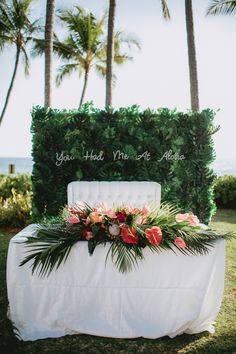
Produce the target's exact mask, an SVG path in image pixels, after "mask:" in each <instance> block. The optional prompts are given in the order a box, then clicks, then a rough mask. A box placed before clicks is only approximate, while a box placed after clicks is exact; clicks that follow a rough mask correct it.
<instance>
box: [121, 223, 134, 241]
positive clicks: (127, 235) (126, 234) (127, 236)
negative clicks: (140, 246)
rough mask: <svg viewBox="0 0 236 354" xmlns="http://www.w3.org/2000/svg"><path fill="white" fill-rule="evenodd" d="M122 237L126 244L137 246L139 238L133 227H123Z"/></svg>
mask: <svg viewBox="0 0 236 354" xmlns="http://www.w3.org/2000/svg"><path fill="white" fill-rule="evenodd" d="M121 237H122V240H123V242H124V243H129V244H137V243H138V236H137V232H136V230H135V229H134V228H133V227H129V228H127V227H126V226H125V225H122V226H121Z"/></svg>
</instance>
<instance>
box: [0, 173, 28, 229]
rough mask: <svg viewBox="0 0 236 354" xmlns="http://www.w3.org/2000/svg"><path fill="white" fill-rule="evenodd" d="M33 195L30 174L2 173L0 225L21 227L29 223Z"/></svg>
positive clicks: (0, 181)
mask: <svg viewBox="0 0 236 354" xmlns="http://www.w3.org/2000/svg"><path fill="white" fill-rule="evenodd" d="M31 197H32V184H31V176H30V175H29V174H17V175H13V176H11V175H0V226H10V227H20V226H25V225H27V224H29V223H30V222H31V209H32V203H31Z"/></svg>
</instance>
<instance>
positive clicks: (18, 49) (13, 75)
mask: <svg viewBox="0 0 236 354" xmlns="http://www.w3.org/2000/svg"><path fill="white" fill-rule="evenodd" d="M19 58H20V48H19V47H17V49H16V60H15V66H14V70H13V74H12V78H11V82H10V85H9V88H8V91H7V95H6V100H5V103H4V106H3V110H2V113H1V116H0V124H1V123H2V120H3V117H4V114H5V112H6V109H7V105H8V102H9V98H10V95H11V92H12V88H13V84H14V81H15V77H16V72H17V68H18V64H19Z"/></svg>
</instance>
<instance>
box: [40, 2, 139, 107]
mask: <svg viewBox="0 0 236 354" xmlns="http://www.w3.org/2000/svg"><path fill="white" fill-rule="evenodd" d="M75 11H76V12H75V13H74V11H70V10H66V11H62V12H61V14H60V15H59V18H60V19H61V21H62V22H63V23H64V24H65V25H66V27H67V28H68V30H69V35H68V36H67V38H66V39H65V40H64V41H60V40H59V39H58V37H57V36H56V35H54V41H53V50H54V52H55V54H57V56H58V57H59V58H60V59H62V60H63V61H64V62H65V64H64V65H61V66H60V67H59V69H58V74H57V77H56V84H57V85H60V84H61V82H62V80H63V79H64V78H65V77H66V76H69V75H71V74H72V73H73V72H78V74H79V77H81V75H82V74H84V84H83V89H82V93H81V98H80V103H79V105H80V106H81V105H82V103H83V101H84V97H85V92H86V88H87V84H88V78H89V73H90V72H91V69H92V68H93V67H94V68H95V70H96V71H97V73H99V74H100V75H101V76H102V77H104V76H105V74H106V52H107V50H106V48H107V42H106V38H105V35H104V26H105V22H106V20H107V13H105V14H104V15H103V16H102V17H101V18H100V19H96V18H95V16H94V15H93V13H92V12H86V11H85V10H84V9H82V8H81V7H79V6H77V7H76V8H75ZM124 46H127V47H128V48H129V49H132V48H134V47H137V48H139V43H138V41H137V40H136V39H135V38H132V37H129V36H125V35H124V34H123V33H122V32H117V33H116V34H115V55H114V61H115V63H116V64H118V65H121V64H124V63H125V62H126V61H128V60H132V59H133V58H132V56H130V55H129V54H127V53H126V51H124ZM44 49H45V42H44V40H37V41H36V44H35V54H36V55H37V54H39V55H40V54H42V53H43V52H44Z"/></svg>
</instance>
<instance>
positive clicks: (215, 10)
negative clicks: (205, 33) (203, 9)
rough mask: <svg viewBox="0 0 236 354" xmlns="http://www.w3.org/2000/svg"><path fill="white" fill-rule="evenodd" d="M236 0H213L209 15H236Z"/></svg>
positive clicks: (208, 10)
mask: <svg viewBox="0 0 236 354" xmlns="http://www.w3.org/2000/svg"><path fill="white" fill-rule="evenodd" d="M235 14H236V0H212V1H211V2H210V5H209V7H208V9H207V15H235Z"/></svg>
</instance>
